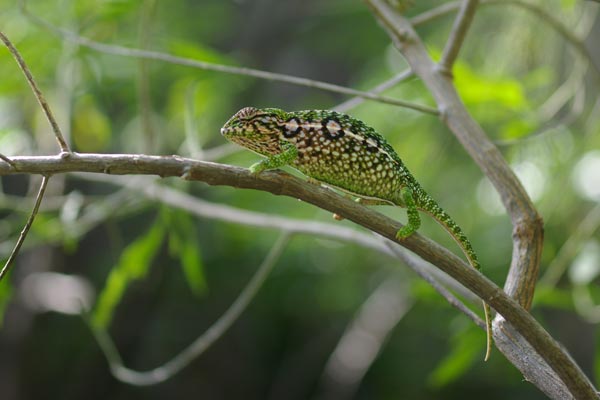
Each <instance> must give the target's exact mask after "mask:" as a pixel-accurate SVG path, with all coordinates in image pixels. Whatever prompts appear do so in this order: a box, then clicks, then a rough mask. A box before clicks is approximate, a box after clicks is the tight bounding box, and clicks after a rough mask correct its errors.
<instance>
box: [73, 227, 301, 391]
mask: <svg viewBox="0 0 600 400" xmlns="http://www.w3.org/2000/svg"><path fill="white" fill-rule="evenodd" d="M290 238H291V236H290V234H289V233H288V232H286V231H283V232H282V233H281V235H280V236H279V238H278V239H277V241H276V242H275V243H274V244H273V246H272V247H271V250H270V251H269V253H268V254H267V256H266V257H265V259H264V260H263V262H262V264H261V265H260V267H259V268H258V270H257V271H256V273H255V274H254V276H252V279H250V281H249V282H248V284H247V285H246V287H244V290H242V292H241V293H240V294H239V296H238V297H237V299H235V301H234V302H233V303H232V304H231V306H230V307H229V308H228V309H227V311H225V312H224V313H223V314H222V315H221V317H220V318H219V319H218V320H217V321H216V322H215V323H214V324H213V325H211V326H210V327H209V328H208V329H207V330H206V332H204V334H202V335H201V336H199V337H198V338H197V339H196V340H194V342H192V344H190V345H189V346H188V347H187V348H185V349H184V350H183V351H182V352H181V353H179V354H178V355H177V356H175V357H173V358H172V359H171V360H169V361H167V362H166V363H164V364H162V365H161V366H160V367H158V368H155V369H152V370H149V371H143V372H140V371H136V370H133V369H130V368H128V367H126V366H125V365H124V363H123V359H122V358H121V356H120V355H119V351H118V350H117V348H116V346H115V344H114V342H113V341H112V339H111V338H110V336H109V335H108V333H107V332H106V331H105V330H104V329H102V328H100V327H98V326H95V325H94V324H93V323H92V322H91V320H90V319H89V318H88V316H86V315H85V314H82V315H84V318H85V319H86V321H87V322H88V326H89V327H90V329H91V331H92V333H93V335H94V337H95V338H96V341H97V342H98V345H99V346H100V348H101V350H102V352H103V353H104V356H105V357H106V360H107V361H108V363H109V365H110V370H111V372H112V374H113V376H114V377H115V378H116V379H118V380H119V381H121V382H125V383H129V384H131V385H136V386H147V385H155V384H157V383H160V382H163V381H165V380H167V379H169V378H170V377H172V376H173V375H175V374H176V373H177V372H179V371H181V369H182V368H184V367H186V366H187V365H188V364H189V363H190V362H192V361H193V360H194V359H196V358H197V357H198V356H200V355H201V354H202V353H204V352H205V351H206V350H207V349H208V348H210V346H212V345H213V343H215V342H216V341H217V340H218V339H220V338H221V337H222V336H223V335H224V334H225V332H227V330H228V329H229V328H230V327H231V326H232V325H233V323H234V322H235V321H237V319H238V318H239V317H240V315H241V314H242V313H243V312H244V310H245V309H246V308H247V307H248V305H249V304H250V302H251V301H252V299H253V298H254V296H256V293H258V291H259V289H260V288H261V287H262V286H263V284H264V282H265V280H266V279H267V277H268V276H269V274H270V273H271V271H272V269H273V267H274V266H275V264H276V262H277V260H279V257H280V256H281V254H282V253H283V250H284V249H285V247H286V245H287V244H288V242H289V241H290Z"/></svg>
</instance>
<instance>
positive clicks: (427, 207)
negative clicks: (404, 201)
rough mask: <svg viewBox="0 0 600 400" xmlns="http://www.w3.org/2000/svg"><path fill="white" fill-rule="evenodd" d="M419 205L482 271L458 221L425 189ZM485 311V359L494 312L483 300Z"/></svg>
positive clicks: (487, 357)
mask: <svg viewBox="0 0 600 400" xmlns="http://www.w3.org/2000/svg"><path fill="white" fill-rule="evenodd" d="M416 197H417V199H418V200H417V201H416V202H417V207H418V208H419V209H420V210H422V211H424V212H426V213H428V214H429V215H431V216H432V217H433V218H434V219H435V220H436V221H437V223H438V224H439V225H441V226H442V227H443V228H444V229H445V230H446V231H448V233H449V234H450V236H452V238H453V239H454V240H455V241H456V243H457V244H458V245H459V247H460V248H461V250H462V252H463V253H464V255H465V257H467V260H468V261H469V264H470V265H471V267H473V268H475V269H476V270H477V271H481V264H479V259H478V258H477V254H475V251H474V250H473V246H472V245H471V242H470V241H469V239H467V237H466V236H465V234H464V233H463V231H462V229H461V228H460V227H459V226H458V224H457V223H456V222H454V220H453V219H452V218H451V217H450V216H449V215H448V214H447V213H446V211H444V210H443V209H442V208H441V207H440V206H439V205H438V204H437V203H436V202H435V201H434V200H433V199H432V198H431V197H430V196H429V195H428V194H426V193H425V192H424V191H423V192H421V193H419V194H417V196H416ZM483 311H484V314H485V328H486V334H487V341H486V351H485V361H487V360H488V359H489V358H490V353H491V351H492V340H493V336H492V316H491V314H492V312H491V309H490V306H489V305H488V304H487V303H486V302H485V301H484V302H483Z"/></svg>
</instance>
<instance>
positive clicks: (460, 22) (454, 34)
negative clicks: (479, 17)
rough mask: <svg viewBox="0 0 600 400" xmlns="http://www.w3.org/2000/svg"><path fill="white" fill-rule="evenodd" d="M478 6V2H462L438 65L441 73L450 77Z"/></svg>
mask: <svg viewBox="0 0 600 400" xmlns="http://www.w3.org/2000/svg"><path fill="white" fill-rule="evenodd" d="M478 5H479V0H463V2H462V4H461V6H460V10H459V11H458V15H457V16H456V19H455V20H454V25H453V26H452V31H451V32H450V37H449V38H448V42H446V46H445V47H444V52H443V53H442V58H441V60H440V63H439V67H440V69H441V71H442V72H444V73H445V74H447V75H452V66H453V65H454V61H455V60H456V58H457V57H458V53H459V51H460V48H461V46H462V44H463V42H464V40H465V37H466V35H467V30H468V29H469V26H471V22H472V21H473V17H474V16H475V11H476V10H477V6H478Z"/></svg>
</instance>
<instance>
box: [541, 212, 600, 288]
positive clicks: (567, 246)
mask: <svg viewBox="0 0 600 400" xmlns="http://www.w3.org/2000/svg"><path fill="white" fill-rule="evenodd" d="M598 226H600V204H597V205H596V206H595V207H593V208H592V209H591V210H590V211H589V212H588V213H586V214H585V216H584V217H583V218H582V219H581V221H580V222H579V224H577V228H576V229H575V231H574V232H571V234H570V235H569V238H568V239H567V241H566V242H565V243H564V244H563V245H562V247H561V248H560V249H559V250H558V253H557V254H556V256H555V257H554V259H553V260H552V262H551V263H550V265H548V268H546V272H545V274H544V275H543V276H542V277H541V278H540V281H539V283H540V284H541V285H544V286H549V287H554V286H556V284H557V283H558V281H559V280H560V278H561V277H562V276H563V274H564V272H565V271H566V270H567V268H568V266H569V262H570V261H572V260H573V257H574V256H575V255H576V253H577V252H578V251H579V249H580V248H581V245H582V243H584V242H585V241H586V240H588V239H589V238H590V237H591V236H592V235H593V234H594V232H596V230H598Z"/></svg>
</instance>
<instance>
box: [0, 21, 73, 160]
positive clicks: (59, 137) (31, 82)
mask: <svg viewBox="0 0 600 400" xmlns="http://www.w3.org/2000/svg"><path fill="white" fill-rule="evenodd" d="M0 40H2V42H3V43H4V45H5V46H6V48H7V49H8V51H10V54H12V56H13V57H14V58H15V61H17V64H18V65H19V68H20V69H21V71H22V72H23V75H25V78H26V79H27V83H29V86H30V87H31V90H32V91H33V94H34V95H35V98H36V99H37V101H38V102H39V103H40V106H41V107H42V110H43V111H44V114H45V115H46V118H47V119H48V122H50V126H51V127H52V130H53V131H54V136H55V137H56V141H57V142H58V145H59V146H60V150H61V151H64V152H70V151H71V149H70V148H69V145H68V144H67V142H66V140H65V138H64V137H63V135H62V133H61V131H60V127H59V126H58V123H57V122H56V120H55V119H54V115H52V110H50V106H48V102H46V99H45V98H44V95H43V94H42V91H41V90H40V89H39V88H38V86H37V84H36V83H35V79H33V75H32V74H31V71H30V70H29V68H28V67H27V64H26V63H25V60H23V57H21V54H19V51H18V50H17V49H16V48H15V47H14V46H13V44H12V43H11V42H10V40H8V38H7V37H6V36H5V35H4V34H3V33H2V32H0ZM3 160H4V161H6V159H5V158H3Z"/></svg>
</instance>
